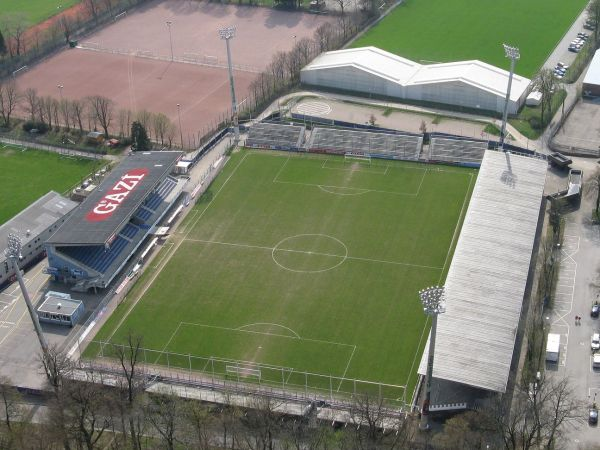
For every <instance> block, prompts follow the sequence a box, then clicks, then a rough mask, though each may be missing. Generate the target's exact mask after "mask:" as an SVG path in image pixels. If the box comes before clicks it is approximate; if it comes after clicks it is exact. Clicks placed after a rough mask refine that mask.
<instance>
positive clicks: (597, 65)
mask: <svg viewBox="0 0 600 450" xmlns="http://www.w3.org/2000/svg"><path fill="white" fill-rule="evenodd" d="M583 83H584V84H597V85H600V50H596V53H595V54H594V57H593V58H592V62H591V63H590V65H589V67H588V69H587V72H586V73H585V78H584V79H583Z"/></svg>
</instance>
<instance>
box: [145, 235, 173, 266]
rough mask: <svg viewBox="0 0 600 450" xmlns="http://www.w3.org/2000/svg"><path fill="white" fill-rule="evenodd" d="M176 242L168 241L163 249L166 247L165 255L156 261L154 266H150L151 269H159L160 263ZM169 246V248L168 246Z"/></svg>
mask: <svg viewBox="0 0 600 450" xmlns="http://www.w3.org/2000/svg"><path fill="white" fill-rule="evenodd" d="M174 245H175V244H174V243H173V242H167V243H166V244H165V245H164V246H163V249H165V251H164V253H163V255H162V256H161V257H160V258H159V260H158V261H156V263H155V264H154V265H152V266H150V268H151V269H158V266H159V265H160V263H161V262H162V260H163V259H165V257H166V256H167V253H169V250H170V249H171V247H173V246H174ZM167 247H168V248H167Z"/></svg>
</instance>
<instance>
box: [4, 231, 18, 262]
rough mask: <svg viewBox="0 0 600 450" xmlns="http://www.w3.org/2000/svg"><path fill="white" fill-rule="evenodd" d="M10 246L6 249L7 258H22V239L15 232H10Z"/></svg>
mask: <svg viewBox="0 0 600 450" xmlns="http://www.w3.org/2000/svg"><path fill="white" fill-rule="evenodd" d="M7 240H8V247H6V250H4V254H5V255H6V257H7V258H17V259H20V258H21V239H20V238H19V236H17V235H16V234H14V233H9V234H8V239H7Z"/></svg>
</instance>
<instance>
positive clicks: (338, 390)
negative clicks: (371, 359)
mask: <svg viewBox="0 0 600 450" xmlns="http://www.w3.org/2000/svg"><path fill="white" fill-rule="evenodd" d="M355 351H356V345H355V346H354V349H353V350H352V354H351V355H350V358H349V359H348V364H346V369H345V370H344V373H343V375H342V379H341V380H340V384H339V385H338V388H337V391H336V392H340V389H341V387H342V383H343V382H344V378H346V374H347V373H348V368H349V367H350V363H351V362H352V357H353V356H354V352H355Z"/></svg>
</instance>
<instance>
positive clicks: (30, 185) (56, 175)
mask: <svg viewBox="0 0 600 450" xmlns="http://www.w3.org/2000/svg"><path fill="white" fill-rule="evenodd" d="M101 162H102V161H100V162H98V161H93V160H89V159H73V158H62V157H60V155H58V154H56V153H50V152H45V151H39V150H31V149H28V150H27V151H25V152H22V151H21V149H20V148H16V147H11V146H4V145H3V144H0V167H2V175H1V182H0V198H1V199H2V206H1V207H0V224H2V223H4V222H6V221H7V220H8V219H10V218H11V217H13V216H14V215H15V214H17V213H18V212H19V211H21V210H23V209H24V208H25V207H27V206H28V205H29V204H31V203H32V202H34V201H35V200H37V199H38V198H39V197H40V196H42V195H44V194H46V193H47V192H48V191H51V190H54V191H57V192H59V193H63V192H64V191H66V190H67V189H69V188H71V187H73V186H74V185H75V184H76V183H78V182H79V181H81V180H82V179H83V178H85V177H86V176H87V175H88V174H89V173H91V172H93V171H94V170H95V168H98V167H99V164H100V163H101Z"/></svg>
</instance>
